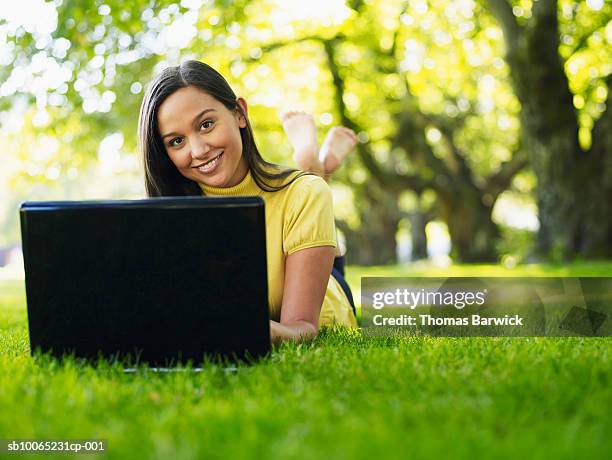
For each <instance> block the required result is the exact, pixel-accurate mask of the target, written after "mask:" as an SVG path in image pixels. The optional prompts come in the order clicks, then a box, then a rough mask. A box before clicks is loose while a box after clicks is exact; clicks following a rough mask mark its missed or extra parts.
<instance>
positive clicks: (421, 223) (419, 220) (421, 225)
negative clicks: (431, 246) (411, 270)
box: [410, 210, 430, 260]
mask: <svg viewBox="0 0 612 460" xmlns="http://www.w3.org/2000/svg"><path fill="white" fill-rule="evenodd" d="M429 220H430V219H429V216H428V213H427V212H423V211H421V210H416V211H414V212H413V213H411V214H410V239H411V241H412V251H411V252H412V254H411V259H412V260H421V259H427V234H426V232H425V228H426V227H427V224H428V223H429Z"/></svg>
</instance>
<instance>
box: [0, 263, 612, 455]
mask: <svg viewBox="0 0 612 460" xmlns="http://www.w3.org/2000/svg"><path fill="white" fill-rule="evenodd" d="M611 269H612V264H610V263H608V264H605V263H601V264H583V265H575V266H571V267H570V268H568V267H554V266H534V267H520V268H516V269H514V270H513V271H512V273H513V274H517V275H520V276H531V275H532V276H546V275H551V276H554V275H575V276H605V275H609V274H610V273H612V270H611ZM492 272H495V274H496V275H497V276H510V274H502V273H503V272H504V269H500V268H497V267H483V266H477V267H475V266H462V267H453V268H452V269H451V270H450V271H449V270H444V272H443V273H442V272H439V271H436V270H432V269H428V268H427V267H416V268H412V269H401V268H399V267H391V268H387V267H384V268H368V269H361V268H357V267H349V273H350V277H351V278H350V280H351V282H352V286H358V284H357V283H358V281H359V275H360V274H363V275H364V276H365V275H366V274H367V276H424V275H429V276H450V275H453V276H479V275H485V274H486V275H491V276H492V275H493V273H492ZM498 273H499V274H498ZM611 384H612V343H611V341H610V339H609V338H523V339H521V338H427V337H420V338H364V337H362V336H360V335H359V333H358V332H355V331H347V330H326V331H323V332H322V333H321V335H320V336H319V337H318V338H317V339H316V340H315V341H314V342H313V343H311V344H302V345H295V344H284V345H283V346H282V347H280V348H279V349H277V350H275V351H274V352H273V353H272V354H271V355H270V356H269V357H268V358H266V359H265V360H263V361H261V362H260V363H258V364H256V365H253V366H250V367H246V366H242V367H239V368H238V371H237V372H227V371H225V370H224V369H223V368H221V367H219V366H216V365H213V364H209V365H206V366H205V367H204V371H203V372H200V373H188V372H181V373H171V374H155V373H151V372H147V371H146V370H144V369H142V370H140V372H138V373H137V374H124V373H123V372H122V369H121V368H119V367H117V366H110V365H105V364H101V365H99V366H98V367H92V366H86V365H82V364H79V363H77V362H75V361H73V360H65V361H58V360H54V359H49V358H43V359H38V360H33V359H32V358H31V357H30V356H29V348H28V337H27V322H26V312H25V300H24V294H23V285H22V283H21V282H18V281H12V282H11V281H2V282H0V439H7V438H21V439H26V438H27V439H32V438H35V439H58V438H67V439H84V438H96V439H106V440H107V441H108V453H107V455H106V457H105V458H134V459H143V458H153V459H169V458H172V459H175V458H177V459H187V458H194V459H195V458H207V459H208V458H210V459H216V458H219V459H226V458H232V459H234V458H257V459H259V458H270V457H274V458H295V459H309V458H312V459H319V458H334V459H336V458H339V459H343V458H347V459H348V458H364V459H366V458H367V459H372V458H376V459H379V458H398V457H417V458H418V457H439V458H472V457H484V458H517V457H524V458H567V459H576V458H602V459H603V458H610V455H611V454H612V441H611V440H610V433H611V432H612V417H611V415H610V412H611V411H610V407H612V392H611V390H610V388H611ZM0 456H1V454H0ZM81 456H82V457H83V458H98V457H91V456H84V455H81ZM14 457H16V456H14V455H13V456H7V458H14ZM53 457H54V456H53V455H49V454H45V455H44V457H43V456H42V455H40V454H39V455H33V456H32V458H53ZM57 458H74V456H72V457H71V456H66V455H58V456H57ZM100 458H101V457H100Z"/></svg>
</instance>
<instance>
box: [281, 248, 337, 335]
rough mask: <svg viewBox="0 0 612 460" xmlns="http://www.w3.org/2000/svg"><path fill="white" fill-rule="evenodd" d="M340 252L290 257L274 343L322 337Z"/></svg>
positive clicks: (313, 250) (305, 252)
mask: <svg viewBox="0 0 612 460" xmlns="http://www.w3.org/2000/svg"><path fill="white" fill-rule="evenodd" d="M335 252H336V248H334V247H333V246H320V247H316V248H308V249H302V250H300V251H297V252H294V253H293V254H291V255H289V256H287V259H286V261H285V285H284V287H283V304H282V307H281V317H280V323H278V322H276V321H270V334H271V337H272V342H274V343H279V342H282V341H283V340H297V341H302V340H307V339H311V338H314V337H315V336H316V335H317V334H318V333H319V314H320V312H321V305H322V304H323V298H324V297H325V291H326V290H327V283H328V282H329V276H330V274H331V270H332V266H333V263H334V255H335Z"/></svg>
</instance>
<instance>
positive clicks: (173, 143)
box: [168, 137, 183, 147]
mask: <svg viewBox="0 0 612 460" xmlns="http://www.w3.org/2000/svg"><path fill="white" fill-rule="evenodd" d="M181 142H183V139H182V138H180V137H175V138H174V139H172V140H171V141H170V142H169V143H168V145H169V146H170V147H176V146H177V145H180V143H181Z"/></svg>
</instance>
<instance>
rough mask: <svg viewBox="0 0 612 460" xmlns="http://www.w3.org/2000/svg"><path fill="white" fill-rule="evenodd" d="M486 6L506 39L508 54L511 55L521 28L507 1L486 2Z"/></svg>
mask: <svg viewBox="0 0 612 460" xmlns="http://www.w3.org/2000/svg"><path fill="white" fill-rule="evenodd" d="M486 6H487V7H488V9H489V11H490V12H491V14H492V15H493V16H495V18H496V19H497V21H498V22H499V24H500V25H501V28H502V31H503V32H504V36H505V37H506V44H507V46H508V52H509V53H511V52H513V51H515V50H516V47H517V45H518V38H519V36H520V33H521V26H520V25H519V23H518V22H517V21H516V18H515V17H514V13H513V12H512V6H511V5H510V3H508V1H507V0H487V1H486Z"/></svg>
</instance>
